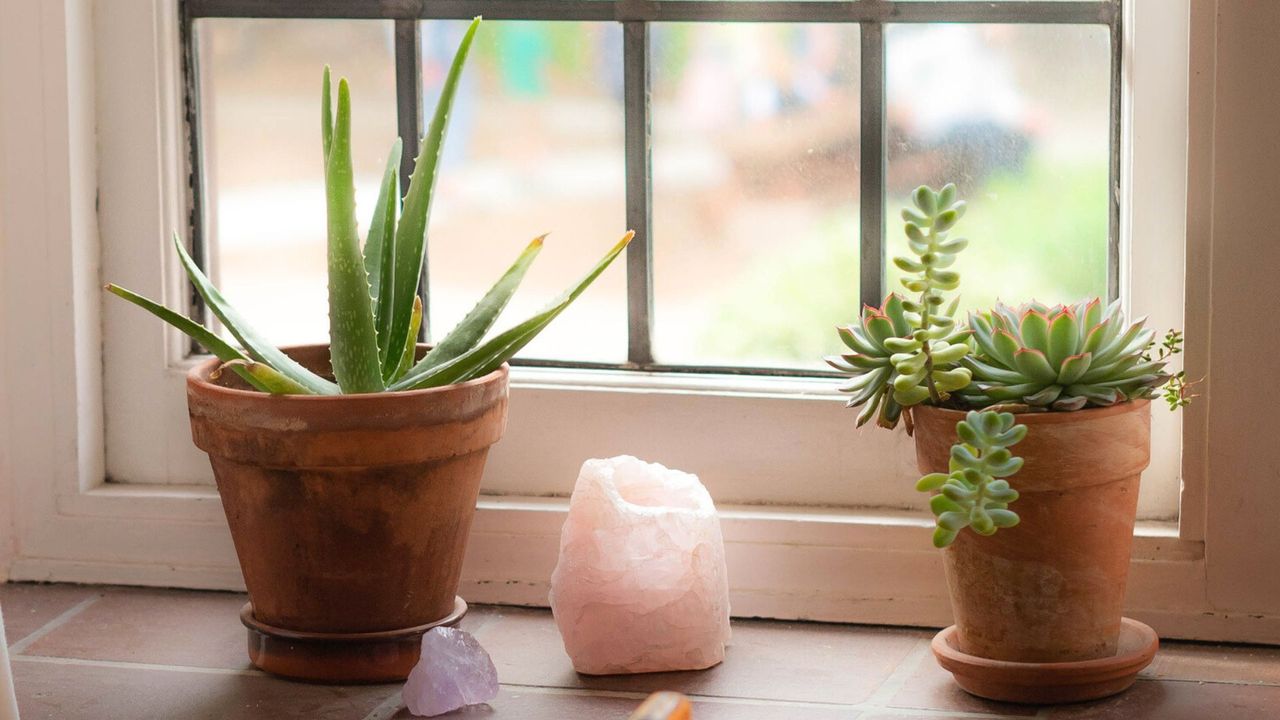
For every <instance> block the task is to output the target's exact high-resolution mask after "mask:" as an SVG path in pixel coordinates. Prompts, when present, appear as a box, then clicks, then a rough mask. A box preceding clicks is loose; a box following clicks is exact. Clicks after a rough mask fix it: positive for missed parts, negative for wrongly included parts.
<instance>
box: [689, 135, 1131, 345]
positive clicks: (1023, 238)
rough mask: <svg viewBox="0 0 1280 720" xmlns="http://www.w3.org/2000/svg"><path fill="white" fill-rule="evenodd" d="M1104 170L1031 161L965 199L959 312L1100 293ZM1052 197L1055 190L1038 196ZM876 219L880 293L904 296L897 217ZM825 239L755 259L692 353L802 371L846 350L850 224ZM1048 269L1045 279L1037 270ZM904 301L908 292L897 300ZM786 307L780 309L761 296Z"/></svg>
mask: <svg viewBox="0 0 1280 720" xmlns="http://www.w3.org/2000/svg"><path fill="white" fill-rule="evenodd" d="M1107 175H1108V169H1107V167H1106V166H1105V165H1103V166H1098V165H1078V166H1070V165H1064V164H1063V162H1061V161H1060V160H1055V161H1049V160H1046V159H1044V158H1038V157H1033V158H1031V159H1030V160H1029V161H1028V163H1027V167H1026V168H1025V172H1019V171H1013V170H1006V171H1001V172H998V173H996V174H994V175H992V176H991V177H989V178H988V179H987V180H986V181H985V183H984V184H983V185H982V188H981V190H979V191H978V192H976V193H972V194H971V195H970V196H969V197H968V198H967V201H968V203H969V209H968V211H967V212H966V214H965V217H964V219H963V220H962V221H961V222H960V223H959V224H958V225H957V226H956V230H955V231H953V233H952V236H953V237H966V238H969V240H970V244H969V247H968V248H967V249H966V250H965V251H964V252H963V253H961V254H960V257H959V259H958V260H957V261H956V265H955V267H954V268H953V269H955V270H958V271H959V272H960V273H961V285H960V290H959V294H960V309H959V312H958V314H963V313H965V312H968V311H971V310H981V309H985V308H988V307H990V306H991V305H992V304H994V303H995V302H997V301H1004V302H1008V303H1022V302H1027V301H1030V300H1033V299H1035V300H1040V301H1042V302H1046V303H1066V302H1072V301H1074V300H1078V299H1080V298H1085V297H1092V296H1104V295H1106V264H1107V232H1108V208H1107V197H1106V193H1105V188H1106V187H1107ZM1047 188H1053V189H1054V192H1052V193H1051V192H1048V191H1047V190H1046V189H1047ZM909 204H910V203H909V200H908V199H907V198H905V197H900V198H890V200H889V202H888V203H887V205H886V207H887V208H892V211H891V212H889V216H888V217H887V218H886V225H887V232H886V237H887V238H888V242H887V243H886V245H887V247H886V253H885V254H886V264H887V265H888V267H887V269H886V272H885V275H886V277H885V293H886V295H887V294H888V293H889V292H898V293H900V294H901V293H905V291H904V290H903V289H902V286H901V284H900V283H899V278H901V277H902V273H901V271H900V270H898V268H897V267H896V266H894V265H893V264H892V263H891V262H889V259H890V258H892V257H893V256H894V255H903V254H906V253H907V247H906V236H905V235H904V234H903V232H902V222H901V217H900V214H899V210H900V209H901V208H902V207H906V206H908V205H909ZM826 226H827V228H829V231H827V232H824V233H822V235H820V236H818V237H812V238H801V239H797V240H796V241H795V243H794V244H788V245H780V246H779V247H778V248H777V249H776V250H774V251H772V252H770V253H769V254H764V255H760V256H758V257H757V258H756V259H755V260H754V262H753V264H752V266H751V268H750V269H749V271H748V272H747V273H746V274H744V275H743V276H742V277H740V278H739V279H738V281H737V282H735V283H734V284H733V285H731V286H729V287H726V288H724V289H723V290H722V291H721V292H720V293H718V294H717V312H716V316H715V321H714V322H713V323H712V324H711V326H710V327H708V328H707V329H706V331H705V333H704V334H703V336H702V337H703V344H702V347H701V348H700V349H701V350H702V351H704V352H706V353H708V354H715V355H730V356H739V357H753V356H756V357H758V356H773V357H785V358H793V359H794V360H796V361H797V362H798V363H801V364H805V365H809V364H813V363H814V362H815V359H816V358H821V357H822V356H824V355H830V354H835V353H843V352H848V350H845V349H844V348H843V345H842V344H841V343H840V341H839V340H838V338H837V336H836V332H835V328H836V327H837V326H839V325H848V324H850V323H853V322H856V320H857V317H858V312H859V311H858V309H857V304H858V296H859V283H858V272H859V271H858V268H859V265H858V223H857V219H856V218H854V219H852V220H850V219H847V218H827V223H826ZM1046 269H1048V272H1046ZM907 294H909V293H907ZM778 297H786V298H793V299H792V300H791V302H790V303H789V304H787V305H780V304H778V303H774V302H770V299H771V298H778Z"/></svg>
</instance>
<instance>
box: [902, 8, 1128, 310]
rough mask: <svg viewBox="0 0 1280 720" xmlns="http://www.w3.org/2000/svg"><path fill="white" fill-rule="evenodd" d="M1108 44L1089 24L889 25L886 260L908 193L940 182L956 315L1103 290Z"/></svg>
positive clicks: (1102, 30) (1104, 35)
mask: <svg viewBox="0 0 1280 720" xmlns="http://www.w3.org/2000/svg"><path fill="white" fill-rule="evenodd" d="M1108 48H1109V35H1108V30H1107V28H1105V27H1102V26H1092V25H892V26H890V27H889V28H888V31H887V34H886V50H887V61H888V62H887V65H886V72H887V79H888V85H887V95H888V118H889V127H888V134H889V140H888V144H889V157H888V189H887V201H888V207H889V208H890V209H892V211H893V214H891V215H890V217H889V220H888V223H889V234H888V238H889V251H890V253H891V254H894V255H896V254H902V253H904V252H906V238H905V237H904V236H903V234H902V230H901V222H900V220H899V218H898V216H897V210H898V209H899V208H900V207H902V206H903V205H905V204H906V203H907V197H908V195H909V193H910V191H911V190H912V188H914V187H915V186H916V185H918V184H921V183H927V184H930V185H932V186H934V187H935V188H936V187H938V186H939V185H941V184H943V183H945V182H948V181H953V182H955V183H956V184H957V185H958V186H959V188H960V193H961V196H962V197H964V198H966V199H967V200H968V201H969V205H970V207H969V212H968V214H967V215H966V216H965V219H964V220H962V221H961V224H960V226H959V230H958V232H959V234H960V235H963V236H965V237H968V238H970V240H971V241H972V242H971V243H970V245H969V248H968V249H967V250H965V251H964V252H963V253H961V255H960V259H959V260H958V261H957V263H956V269H958V270H959V271H960V272H961V275H962V277H963V280H962V284H961V292H962V306H963V307H965V308H977V307H986V306H989V305H990V304H992V303H993V302H995V300H996V299H997V298H1001V299H1004V300H1007V301H1010V302H1014V301H1017V302H1021V301H1025V300H1029V299H1032V298H1035V299H1038V300H1041V301H1044V302H1049V303H1056V302H1067V301H1072V300H1075V299H1078V298H1081V297H1085V296H1090V295H1106V292H1107V233H1108V221H1109V208H1108V202H1107V186H1108V167H1109V157H1110V153H1109V147H1110V125H1109V123H1110V120H1109V107H1110V51H1109V49H1108ZM887 272H888V274H889V278H890V279H889V282H890V287H891V288H892V289H895V290H896V289H899V288H900V286H899V285H898V283H897V280H896V278H897V277H898V276H899V275H900V273H899V272H898V271H897V268H895V267H893V266H892V265H890V267H889V269H888V271H887Z"/></svg>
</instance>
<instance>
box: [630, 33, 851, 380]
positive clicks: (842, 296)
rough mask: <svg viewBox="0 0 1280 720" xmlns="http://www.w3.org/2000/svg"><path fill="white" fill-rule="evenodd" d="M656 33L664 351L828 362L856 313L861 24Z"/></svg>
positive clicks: (685, 359) (701, 361) (691, 358)
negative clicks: (840, 331)
mask: <svg viewBox="0 0 1280 720" xmlns="http://www.w3.org/2000/svg"><path fill="white" fill-rule="evenodd" d="M651 40H652V52H653V61H652V62H653V64H652V73H653V76H652V77H653V79H652V82H653V101H652V102H653V174H654V177H653V255H654V268H653V276H654V286H655V287H654V311H655V315H654V354H655V358H656V359H657V360H658V361H659V362H662V363H669V364H697V365H734V366H762V367H776V366H783V367H815V368H816V367H819V363H820V362H821V357H822V355H823V354H825V353H829V352H834V351H836V350H837V349H838V346H839V340H838V339H837V337H836V334H835V330H834V327H835V325H836V324H837V323H839V322H847V321H848V319H849V318H850V317H852V316H853V315H854V314H855V313H856V311H857V298H858V157H859V151H858V120H859V105H858V101H859V97H858V89H859V81H858V67H859V64H858V53H859V47H858V27H857V26H856V25H851V24H850V25H834V24H832V25H826V24H794V25H783V24H756V23H752V24H745V23H743V24H731V23H724V24H716V23H698V24H655V25H654V26H653V29H652V31H651Z"/></svg>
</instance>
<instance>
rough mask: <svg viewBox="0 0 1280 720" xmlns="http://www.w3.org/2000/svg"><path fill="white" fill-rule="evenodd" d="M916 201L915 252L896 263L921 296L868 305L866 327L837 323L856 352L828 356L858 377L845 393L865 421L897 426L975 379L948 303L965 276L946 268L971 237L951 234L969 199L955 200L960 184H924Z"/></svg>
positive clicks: (911, 242) (909, 224)
mask: <svg viewBox="0 0 1280 720" xmlns="http://www.w3.org/2000/svg"><path fill="white" fill-rule="evenodd" d="M912 203H913V204H914V205H915V208H914V209H912V208H904V209H903V211H902V218H903V220H904V221H905V225H904V230H905V232H906V235H907V245H908V247H909V248H910V250H911V253H912V255H913V256H912V257H905V256H900V257H895V258H894V259H893V262H894V264H895V265H897V266H898V267H899V268H900V269H902V270H903V271H904V272H905V273H907V275H906V276H905V277H903V278H902V285H903V287H904V288H906V290H907V291H908V292H910V293H912V294H913V297H914V298H915V299H911V300H908V299H904V298H903V297H902V296H900V295H898V294H897V293H891V294H890V295H889V297H887V298H885V301H884V303H883V304H882V305H881V306H880V307H878V308H875V307H871V306H867V307H865V308H863V312H862V322H861V324H860V325H852V326H849V327H843V328H838V331H839V333H840V338H841V340H843V341H844V344H845V345H846V346H847V347H848V348H849V349H850V350H852V351H853V352H852V353H850V354H846V355H840V356H833V357H829V358H827V363H828V364H830V365H831V366H832V367H834V368H836V369H837V370H840V371H841V372H844V373H846V374H848V375H850V376H851V377H852V378H853V380H852V381H851V382H849V383H848V384H847V385H845V386H844V387H842V388H841V390H842V391H843V392H848V393H852V394H853V396H852V397H851V398H850V399H849V403H848V404H849V407H858V406H863V410H862V412H860V413H859V414H858V425H859V426H862V425H863V424H865V423H866V422H868V421H869V420H870V419H871V418H872V417H876V416H877V412H878V418H877V424H879V425H880V426H881V427H888V428H892V427H895V426H897V424H898V420H899V419H900V418H901V416H902V410H903V408H906V407H910V406H912V405H918V404H920V403H922V402H926V401H927V402H930V403H931V404H934V405H939V404H942V403H943V402H945V401H947V399H948V398H949V397H950V396H951V394H952V393H954V392H956V391H957V390H960V389H962V388H964V387H965V386H967V385H968V384H969V380H970V375H971V373H970V370H969V369H968V368H965V367H961V366H960V365H959V364H958V362H959V360H960V359H961V358H963V357H965V356H966V355H967V354H968V353H969V345H968V342H967V340H966V336H967V332H966V331H965V330H963V329H960V328H958V327H957V326H956V322H955V319H954V318H953V315H954V314H955V307H956V302H955V301H954V300H953V301H951V302H950V303H949V304H948V302H947V299H946V296H945V295H944V293H946V292H948V291H951V290H954V289H956V287H957V286H958V285H959V283H960V274H959V273H957V272H955V271H954V270H948V269H947V268H949V267H951V265H953V264H954V263H955V260H956V254H957V253H959V252H960V251H961V250H963V249H964V248H965V246H966V245H968V243H969V241H968V240H965V239H964V238H950V237H948V235H949V233H950V231H951V229H952V228H954V227H955V224H956V222H958V221H959V220H960V218H961V216H963V215H964V211H965V204H964V202H962V201H959V200H957V199H956V188H955V185H947V186H946V187H944V188H942V189H941V190H939V191H934V190H932V189H930V188H928V187H926V186H923V185H922V186H920V187H919V188H917V189H916V191H915V192H914V193H913V194H912Z"/></svg>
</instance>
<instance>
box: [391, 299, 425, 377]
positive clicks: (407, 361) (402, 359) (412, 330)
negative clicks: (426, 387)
mask: <svg viewBox="0 0 1280 720" xmlns="http://www.w3.org/2000/svg"><path fill="white" fill-rule="evenodd" d="M421 327H422V298H420V297H417V296H414V298H413V314H412V315H410V316H409V335H408V337H406V338H405V342H404V349H403V350H401V351H400V356H399V359H398V360H397V361H396V366H395V367H394V368H392V369H391V372H389V373H387V374H386V375H384V376H383V380H384V381H385V382H388V383H390V382H394V381H396V380H399V379H400V378H401V377H403V376H404V374H405V373H406V372H409V368H410V367H411V366H412V365H413V356H414V354H415V351H416V350H417V349H418V329H419V328H421Z"/></svg>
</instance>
